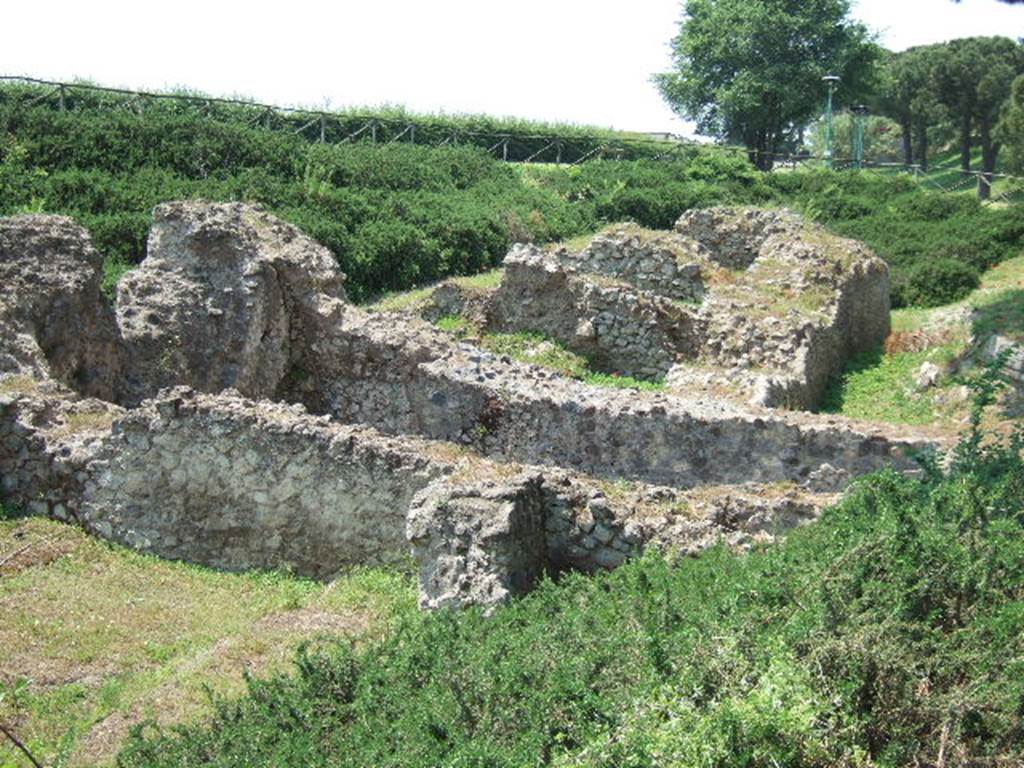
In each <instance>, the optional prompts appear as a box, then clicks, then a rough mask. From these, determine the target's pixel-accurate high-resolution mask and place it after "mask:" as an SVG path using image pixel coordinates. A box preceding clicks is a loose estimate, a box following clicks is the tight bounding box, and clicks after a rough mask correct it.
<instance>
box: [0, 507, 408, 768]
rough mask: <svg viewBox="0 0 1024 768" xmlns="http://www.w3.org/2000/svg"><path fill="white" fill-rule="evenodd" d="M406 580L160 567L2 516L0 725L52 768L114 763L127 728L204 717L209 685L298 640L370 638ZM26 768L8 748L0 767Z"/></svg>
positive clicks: (224, 690)
mask: <svg viewBox="0 0 1024 768" xmlns="http://www.w3.org/2000/svg"><path fill="white" fill-rule="evenodd" d="M410 584H411V583H410V582H408V581H407V580H406V579H404V578H403V577H401V576H397V575H391V574H384V573H381V572H379V571H369V570H367V571H356V572H353V573H352V574H350V575H348V576H346V577H343V578H341V579H339V580H337V581H335V582H333V583H331V584H318V583H315V582H311V581H306V580H301V579H296V578H293V577H290V576H288V575H283V574H248V575H247V574H227V573H217V572H214V571H211V570H208V569H203V568H199V567H195V566H190V565H185V564H181V563H171V562H163V561H160V560H157V559H155V558H151V557H144V556H140V555H137V554H135V553H134V552H131V551H129V550H126V549H123V548H119V547H115V546H111V545H109V544H105V543H103V542H100V541H97V540H94V539H92V538H90V537H89V536H87V535H86V534H85V533H83V532H82V531H81V530H79V529H77V528H75V527H73V526H70V525H63V524H60V523H56V522H52V521H48V520H42V519H36V518H29V519H15V520H6V521H2V522H0V617H2V618H0V648H2V649H3V652H2V654H0V721H2V722H4V723H5V724H6V725H8V726H10V727H12V728H13V730H14V731H15V732H16V733H17V734H18V735H19V736H20V738H21V739H22V740H23V741H25V742H26V743H27V744H28V745H29V748H30V749H31V750H32V751H33V752H34V753H35V755H36V757H37V758H39V759H40V760H42V761H43V762H44V764H47V765H52V764H59V765H65V764H66V765H97V764H99V765H103V764H108V763H110V762H112V760H113V758H114V756H115V755H116V753H117V750H118V749H119V747H120V745H121V743H122V742H123V740H124V738H125V737H126V736H127V735H128V732H129V730H130V729H131V727H132V726H134V725H136V724H138V723H141V722H143V721H145V720H148V719H153V720H155V721H156V722H158V723H160V724H163V725H166V724H170V723H175V722H182V721H186V720H191V719H195V718H197V717H201V716H202V715H203V713H204V712H208V711H209V707H210V703H209V696H208V693H207V688H209V690H211V691H213V692H215V693H217V694H222V695H230V694H232V693H237V692H240V691H241V690H242V688H243V685H244V682H243V674H244V673H245V672H249V673H252V674H256V675H264V674H267V673H268V672H270V671H272V670H278V669H284V668H287V666H288V665H289V663H290V661H291V660H292V659H293V658H294V654H295V650H296V648H297V647H298V645H299V644H300V643H302V642H308V641H314V642H315V641H317V640H318V639H325V638H338V637H349V638H352V639H354V640H356V641H358V640H365V639H368V638H372V637H373V636H376V635H379V634H380V633H381V632H383V631H384V630H385V629H386V626H387V623H388V619H389V617H391V616H393V615H394V614H395V612H396V611H397V610H398V609H399V608H400V607H402V606H408V605H411V604H414V603H415V593H414V590H413V589H412V587H411V585H410ZM22 764H24V758H22V757H21V756H20V755H19V754H18V753H16V752H14V751H13V749H12V748H11V747H10V745H9V744H2V745H0V766H8V765H10V766H15V765H22Z"/></svg>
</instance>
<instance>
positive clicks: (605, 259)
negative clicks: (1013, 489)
mask: <svg viewBox="0 0 1024 768" xmlns="http://www.w3.org/2000/svg"><path fill="white" fill-rule="evenodd" d="M515 252H516V251H515V249H513V251H512V253H513V254H514V253H515ZM697 254H698V248H697V247H696V245H695V244H694V242H693V241H692V240H689V239H687V238H685V237H679V236H678V235H676V234H674V233H671V232H653V231H649V230H641V229H640V228H639V227H633V226H625V227H620V228H618V229H615V230H611V231H608V232H606V233H604V234H600V235H598V236H596V237H594V238H593V239H592V240H591V241H590V243H589V244H588V245H587V246H586V247H585V248H583V249H582V250H578V251H577V250H573V249H571V248H566V247H564V246H563V247H557V248H554V249H552V250H550V251H549V252H548V254H547V256H548V260H549V261H550V262H552V263H554V264H558V265H559V266H561V267H564V268H566V269H568V270H571V271H574V272H582V273H585V274H591V275H603V276H605V277H609V278H613V279H615V280H621V281H624V282H627V283H629V284H631V285H633V286H635V287H637V288H639V289H641V290H643V291H649V292H651V293H654V294H657V295H659V296H664V297H666V298H669V299H675V300H676V301H684V302H699V301H700V300H701V299H702V298H703V297H704V280H703V277H702V274H701V268H700V263H699V260H698V255H697Z"/></svg>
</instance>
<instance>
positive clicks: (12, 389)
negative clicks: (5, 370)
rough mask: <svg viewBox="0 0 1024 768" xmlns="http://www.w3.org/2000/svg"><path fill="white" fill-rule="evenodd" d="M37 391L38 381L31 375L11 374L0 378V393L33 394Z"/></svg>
mask: <svg viewBox="0 0 1024 768" xmlns="http://www.w3.org/2000/svg"><path fill="white" fill-rule="evenodd" d="M38 392H39V381H38V380H36V379H34V378H32V377H31V376H25V375H23V374H20V373H18V374H13V375H11V376H5V377H3V378H0V395H34V394H36V393H38Z"/></svg>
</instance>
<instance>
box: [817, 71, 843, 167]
mask: <svg viewBox="0 0 1024 768" xmlns="http://www.w3.org/2000/svg"><path fill="white" fill-rule="evenodd" d="M821 79H822V80H823V81H824V82H826V83H828V107H827V108H826V109H825V165H827V166H828V167H829V168H831V167H832V139H833V136H832V95H833V94H834V93H835V92H836V85H837V84H838V83H839V77H838V76H837V75H825V76H824V77H823V78H821Z"/></svg>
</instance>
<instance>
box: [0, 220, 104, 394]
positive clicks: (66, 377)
mask: <svg viewBox="0 0 1024 768" xmlns="http://www.w3.org/2000/svg"><path fill="white" fill-rule="evenodd" d="M102 279H103V259H102V257H101V256H100V254H99V253H97V252H96V249H95V248H93V247H92V242H91V241H90V240H89V235H88V233H87V232H86V231H85V230H84V229H83V228H82V227H80V226H79V225H77V224H75V222H73V221H72V220H71V219H68V218H65V217H63V216H43V215H32V216H14V217H11V218H6V219H4V218H0V284H2V285H3V291H4V299H3V301H0V335H2V338H3V344H2V346H0V372H4V371H7V372H11V373H21V374H24V375H29V376H34V377H37V378H53V379H55V380H57V381H60V382H63V383H65V384H67V385H68V386H71V387H73V388H74V389H76V390H78V391H80V392H82V393H83V394H86V395H92V396H95V397H102V398H104V399H106V400H115V399H116V398H117V397H118V394H119V387H120V380H121V374H122V367H121V354H120V351H121V350H120V345H119V339H118V332H117V327H116V325H115V322H114V314H113V309H112V308H111V306H110V304H109V303H108V302H107V301H106V299H105V297H104V296H103V293H102V291H101V290H100V284H101V282H102Z"/></svg>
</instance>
